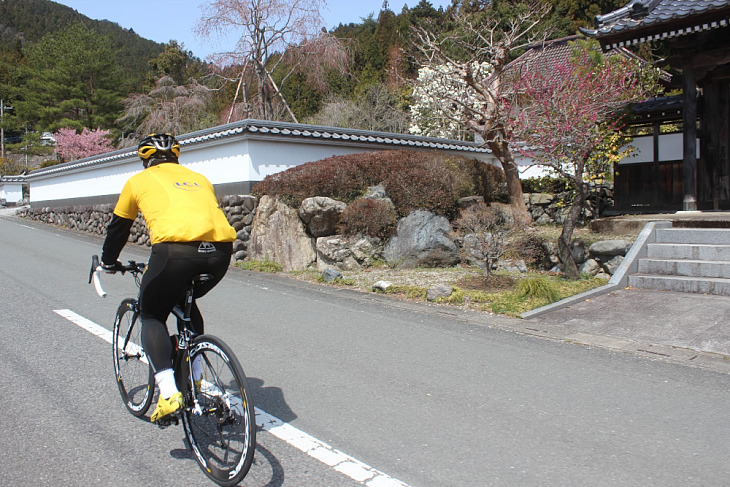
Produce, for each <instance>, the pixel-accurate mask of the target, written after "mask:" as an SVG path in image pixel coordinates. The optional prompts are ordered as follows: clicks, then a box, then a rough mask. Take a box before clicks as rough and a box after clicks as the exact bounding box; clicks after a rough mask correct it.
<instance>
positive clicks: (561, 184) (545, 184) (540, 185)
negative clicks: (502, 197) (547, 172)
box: [520, 176, 570, 194]
mask: <svg viewBox="0 0 730 487" xmlns="http://www.w3.org/2000/svg"><path fill="white" fill-rule="evenodd" d="M520 183H522V192H523V193H548V194H557V193H563V192H565V191H569V190H570V182H569V181H568V180H567V179H565V178H556V177H553V176H541V177H535V178H527V179H522V180H520Z"/></svg>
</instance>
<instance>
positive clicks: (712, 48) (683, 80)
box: [581, 0, 730, 212]
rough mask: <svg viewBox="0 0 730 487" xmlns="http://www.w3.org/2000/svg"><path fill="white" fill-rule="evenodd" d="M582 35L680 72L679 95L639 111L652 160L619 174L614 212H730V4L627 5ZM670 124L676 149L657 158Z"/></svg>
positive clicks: (645, 0)
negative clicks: (656, 58)
mask: <svg viewBox="0 0 730 487" xmlns="http://www.w3.org/2000/svg"><path fill="white" fill-rule="evenodd" d="M581 30H582V32H583V33H584V34H585V35H587V36H589V37H593V38H595V39H597V40H598V41H599V42H600V44H601V46H602V47H603V49H604V50H605V51H609V50H612V49H618V48H624V47H631V46H635V45H638V44H641V43H650V44H651V45H652V47H654V48H658V49H659V52H661V54H662V56H664V58H665V59H664V60H665V63H666V64H663V65H662V67H663V68H665V69H669V70H671V71H673V72H678V73H680V75H679V76H678V77H677V83H676V84H677V87H678V88H681V90H682V95H678V96H674V97H664V98H657V99H654V100H650V101H648V102H647V103H645V104H643V105H642V106H639V107H637V108H636V116H637V119H636V120H637V123H644V124H645V125H647V126H653V127H654V136H653V138H654V144H650V145H649V146H648V147H649V152H650V154H651V156H650V158H649V160H645V161H644V162H643V163H640V164H626V165H624V166H621V168H620V169H617V171H616V175H615V181H614V183H615V197H616V207H617V208H616V209H617V210H619V211H624V212H628V211H647V212H649V211H672V210H674V211H676V210H685V211H692V210H728V209H730V0H632V1H630V2H628V3H627V4H626V5H625V6H624V7H623V8H620V9H618V10H616V11H613V12H610V13H607V14H605V15H599V16H597V17H596V26H595V29H581ZM672 121H675V122H676V126H677V127H681V143H679V144H675V145H674V146H672V147H671V148H670V149H669V150H664V151H663V152H662V147H661V144H660V142H659V138H660V135H661V134H660V132H659V125H660V124H662V123H665V124H666V123H667V122H672ZM676 139H677V141H678V140H679V134H677V138H676ZM668 153H671V155H669V156H668V157H667V154H668ZM662 154H664V157H661V155H662Z"/></svg>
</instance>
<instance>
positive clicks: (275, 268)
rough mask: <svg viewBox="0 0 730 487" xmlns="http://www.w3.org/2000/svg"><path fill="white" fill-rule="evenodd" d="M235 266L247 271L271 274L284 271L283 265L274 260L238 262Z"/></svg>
mask: <svg viewBox="0 0 730 487" xmlns="http://www.w3.org/2000/svg"><path fill="white" fill-rule="evenodd" d="M234 265H235V266H236V267H240V268H241V269H244V270H247V271H257V272H268V273H269V274H275V273H277V272H281V271H282V268H281V264H279V263H278V262H274V261H273V260H246V261H243V262H236V263H235V264H234Z"/></svg>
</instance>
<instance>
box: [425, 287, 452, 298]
mask: <svg viewBox="0 0 730 487" xmlns="http://www.w3.org/2000/svg"><path fill="white" fill-rule="evenodd" d="M453 293H454V289H453V288H452V287H451V286H444V285H443V284H438V285H436V286H431V287H430V288H428V290H427V291H426V299H427V300H429V301H436V300H437V299H439V298H448V297H449V296H451V295H452V294H453Z"/></svg>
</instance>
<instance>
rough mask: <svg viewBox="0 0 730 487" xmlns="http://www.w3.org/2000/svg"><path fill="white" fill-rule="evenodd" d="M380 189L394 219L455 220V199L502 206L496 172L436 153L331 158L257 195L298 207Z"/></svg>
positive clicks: (286, 175) (277, 177)
mask: <svg viewBox="0 0 730 487" xmlns="http://www.w3.org/2000/svg"><path fill="white" fill-rule="evenodd" d="M377 184H382V185H383V186H384V187H385V190H386V192H387V193H388V196H389V197H390V199H391V200H392V201H393V204H394V205H395V211H396V214H397V216H398V217H403V216H407V215H408V214H409V213H410V212H411V211H413V210H416V209H421V210H428V211H431V212H433V213H436V214H438V215H444V216H446V217H448V218H450V219H451V218H453V217H455V216H456V215H457V213H458V200H459V198H462V197H465V196H474V195H481V196H483V197H484V200H485V201H487V202H490V201H506V198H507V194H506V187H505V179H504V174H503V172H502V170H501V169H500V168H499V167H496V166H493V165H490V164H486V163H484V162H481V161H478V160H476V159H467V158H465V157H461V156H456V157H455V156H450V155H446V154H444V153H442V152H438V151H414V150H389V151H379V152H366V153H360V154H349V155H345V156H334V157H330V158H327V159H323V160H321V161H317V162H310V163H307V164H302V165H301V166H296V167H293V168H291V169H289V170H287V171H283V172H280V173H277V174H273V175H270V176H267V177H266V178H265V179H264V180H263V181H261V182H260V183H258V184H257V185H256V186H255V187H254V188H253V190H252V193H253V194H254V195H255V196H263V195H269V196H277V197H278V198H279V199H280V200H281V201H283V202H284V203H286V204H287V205H289V206H291V207H293V208H297V207H298V206H299V205H301V202H302V201H303V200H304V199H306V198H310V197H313V196H327V197H329V198H333V199H336V200H339V201H343V202H345V203H348V204H349V203H351V202H353V201H354V200H356V199H357V198H359V197H360V196H362V195H363V194H364V193H365V191H366V190H367V188H368V187H370V186H375V185H377Z"/></svg>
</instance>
